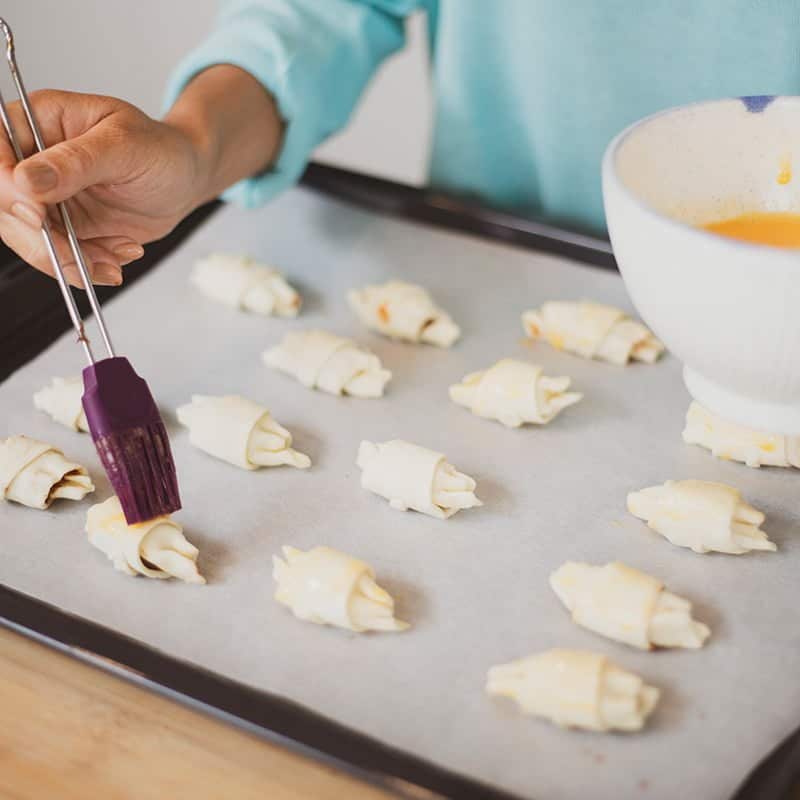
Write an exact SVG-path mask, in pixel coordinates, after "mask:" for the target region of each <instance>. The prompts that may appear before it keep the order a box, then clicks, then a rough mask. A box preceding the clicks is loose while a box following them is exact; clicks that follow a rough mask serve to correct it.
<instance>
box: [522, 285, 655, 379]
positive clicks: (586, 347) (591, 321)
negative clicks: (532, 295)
mask: <svg viewBox="0 0 800 800" xmlns="http://www.w3.org/2000/svg"><path fill="white" fill-rule="evenodd" d="M522 326H523V328H525V332H526V333H527V334H528V336H531V337H532V338H534V339H546V340H547V341H548V342H550V344H551V345H552V346H553V347H555V348H556V349H558V350H567V351H568V352H570V353H575V354H576V355H579V356H583V358H597V359H600V360H601V361H608V362H610V363H612V364H620V365H622V364H627V363H628V362H629V361H630V360H631V359H633V360H635V361H646V362H647V363H648V364H652V363H653V362H654V361H656V360H657V359H658V357H659V356H660V355H661V354H662V353H663V352H664V345H663V344H662V343H661V342H660V341H659V340H658V339H656V337H655V336H653V334H652V333H651V332H650V331H649V330H648V329H647V328H646V327H645V326H644V325H642V324H641V323H640V322H636V321H635V320H632V319H630V318H629V317H628V316H627V315H626V314H625V313H624V312H623V311H620V310H619V309H618V308H614V307H613V306H605V305H601V304H600V303H589V302H585V301H583V302H579V303H572V302H557V301H550V302H548V303H545V304H544V305H543V306H542V307H541V308H539V309H534V310H532V311H526V312H525V313H524V314H523V315H522Z"/></svg>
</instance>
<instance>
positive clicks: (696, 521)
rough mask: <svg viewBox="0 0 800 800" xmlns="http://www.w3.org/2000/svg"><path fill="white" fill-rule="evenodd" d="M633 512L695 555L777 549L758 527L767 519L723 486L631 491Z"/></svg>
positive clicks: (679, 484)
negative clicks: (712, 552) (713, 552)
mask: <svg viewBox="0 0 800 800" xmlns="http://www.w3.org/2000/svg"><path fill="white" fill-rule="evenodd" d="M628 511H630V512H631V514H633V515H634V516H635V517H639V519H643V520H644V521H645V522H646V523H647V525H648V527H650V528H652V529H653V530H654V531H656V532H657V533H660V534H661V535H662V536H664V537H665V538H666V539H668V540H669V541H670V542H672V544H675V545H678V546H679V547H688V548H689V549H691V550H694V552H695V553H709V552H711V551H716V552H718V553H731V554H733V555H740V554H741V553H747V552H749V551H750V550H776V549H777V547H776V546H775V544H774V542H771V541H770V540H769V539H768V538H767V534H766V533H764V531H762V530H761V529H760V527H759V526H760V525H761V523H762V522H764V515H763V514H762V513H761V512H760V511H758V510H757V509H755V508H753V506H751V505H748V504H747V503H745V502H744V500H742V495H741V493H740V492H739V490H738V489H734V488H733V487H732V486H726V485H725V484H724V483H713V482H712V481H695V480H687V481H667V482H666V483H665V484H664V485H663V486H651V487H649V488H647V489H642V490H640V491H638V492H631V493H630V494H629V495H628Z"/></svg>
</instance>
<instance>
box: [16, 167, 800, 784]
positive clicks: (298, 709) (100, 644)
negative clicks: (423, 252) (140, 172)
mask: <svg viewBox="0 0 800 800" xmlns="http://www.w3.org/2000/svg"><path fill="white" fill-rule="evenodd" d="M303 183H304V184H305V185H306V186H308V187H311V188H313V189H315V190H317V191H320V192H324V193H326V194H328V195H332V196H335V197H337V198H339V199H341V200H345V201H348V202H352V203H354V204H357V205H360V206H364V207H366V208H368V209H370V210H372V211H377V212H379V213H385V214H391V215H394V216H399V217H402V218H405V219H407V220H411V221H414V222H419V223H422V224H428V225H435V226H439V227H443V228H448V229H450V230H458V231H461V232H463V233H467V234H470V235H474V236H478V237H483V238H488V239H493V240H496V241H497V240H499V241H503V242H506V243H509V244H513V245H516V246H519V247H522V248H528V249H531V250H535V251H538V252H548V253H553V254H557V255H561V256H566V257H568V258H571V259H574V260H577V261H580V262H582V263H585V264H590V265H593V266H596V267H598V268H603V269H616V263H615V261H614V257H613V255H612V252H611V245H610V244H609V242H608V241H607V240H605V239H599V238H594V237H591V236H585V235H581V234H576V233H573V232H569V231H565V230H561V229H558V228H555V227H552V226H549V225H545V224H543V223H540V222H535V221H532V220H529V219H525V218H522V217H517V216H514V215H513V214H509V213H505V212H501V211H496V210H490V209H486V208H483V207H481V206H478V205H475V204H472V203H470V202H466V201H461V200H456V199H454V198H452V197H449V196H444V195H441V194H438V193H436V192H433V191H429V190H427V189H420V188H415V187H410V186H405V185H402V184H398V183H393V182H391V181H386V180H382V179H380V178H374V177H370V176H366V175H361V174H358V173H355V172H350V171H348V170H342V169H338V168H336V167H330V166H325V165H322V164H311V165H310V166H309V167H308V169H307V170H306V173H305V175H304V177H303ZM219 205H220V204H219V202H218V201H214V202H212V203H209V204H207V205H205V206H203V207H202V208H200V209H198V210H197V211H195V212H194V213H193V214H192V215H190V216H189V217H188V218H187V219H186V220H184V221H183V222H182V223H181V224H180V225H179V226H178V227H177V228H176V229H175V230H174V231H173V232H172V233H171V234H169V235H168V236H166V237H165V238H164V239H162V240H161V241H159V242H154V243H153V244H150V245H148V246H147V248H146V251H145V255H144V257H143V258H142V259H141V260H140V261H139V262H137V263H136V265H132V266H130V267H128V268H127V269H126V283H125V285H124V286H122V287H119V288H113V289H100V290H99V291H98V295H99V296H100V299H101V301H105V300H107V299H108V298H109V297H112V296H113V295H114V294H116V293H117V292H119V291H124V290H125V287H126V286H128V285H130V284H131V283H133V282H135V281H136V280H137V279H138V278H139V277H141V275H143V274H145V273H146V272H147V271H148V270H150V269H152V268H153V267H154V266H155V265H156V264H158V263H159V262H160V261H161V260H162V259H163V258H164V257H165V256H166V255H168V254H169V253H170V252H171V251H173V250H174V249H175V248H176V247H178V246H179V245H180V244H181V242H183V241H184V240H185V239H186V238H187V237H188V236H189V235H190V234H191V233H192V232H193V231H194V230H195V229H196V228H198V227H199V226H200V225H202V224H203V222H204V221H205V220H206V219H208V217H209V216H210V215H211V214H213V213H214V211H215V210H216V209H217V208H218V207H219ZM78 294H82V293H78ZM83 301H84V298H83V297H82V296H81V297H80V305H81V309H82V311H83V313H84V314H86V313H87V310H88V308H87V306H88V304H86V303H85V302H83ZM68 328H69V319H68V317H67V315H66V313H65V310H64V306H63V301H62V299H61V295H60V292H59V290H58V288H57V286H56V284H55V282H54V281H52V280H51V279H49V278H47V277H45V276H43V275H41V274H39V273H37V272H36V271H35V270H32V269H31V268H30V267H28V266H27V265H26V264H24V262H22V261H21V260H20V259H19V258H17V257H16V256H15V255H14V254H13V253H12V252H11V251H9V250H5V249H3V250H0V381H2V380H4V379H5V378H6V377H8V375H10V374H11V373H12V372H13V371H14V370H15V369H17V368H19V367H20V366H22V365H23V364H25V363H27V362H28V361H29V360H30V359H32V358H33V357H34V356H36V355H37V354H38V353H40V352H41V351H42V350H44V349H45V348H46V347H47V346H49V345H50V344H51V343H52V342H53V341H54V340H55V339H56V338H57V337H58V336H60V335H61V334H62V333H63V332H64V331H66V330H67V329H68ZM0 625H4V626H5V627H8V628H11V629H13V630H16V631H18V632H20V633H23V634H25V635H27V636H30V637H32V638H34V639H37V640H39V641H41V642H44V643H46V644H48V645H50V646H52V647H54V648H56V649H58V650H61V651H63V652H67V653H69V654H70V655H73V656H75V657H77V658H80V659H82V660H84V661H86V662H88V663H91V664H93V665H95V666H97V667H100V668H102V669H105V670H107V671H110V672H112V673H114V674H117V675H120V676H122V677H125V678H126V679H128V680H130V681H133V682H135V683H137V684H139V685H143V686H146V687H147V688H149V689H152V690H153V691H156V692H158V693H159V694H163V695H166V696H169V697H171V698H173V699H176V700H179V701H181V702H183V703H185V704H188V705H190V706H192V707H195V708H198V709H199V710H202V711H204V712H206V713H209V714H211V715H214V716H216V717H220V718H222V719H225V720H227V721H229V722H231V723H233V724H235V725H238V726H239V727H244V728H246V729H248V730H250V731H251V732H254V733H256V734H258V735H260V736H262V737H264V738H267V739H269V740H271V741H276V742H279V743H280V744H282V745H284V746H287V747H290V748H291V749H293V750H297V751H300V752H303V753H304V754H307V755H309V756H311V757H313V758H316V759H321V760H324V761H326V762H328V763H330V764H332V765H334V766H337V767H339V768H341V769H344V770H346V771H348V772H351V773H354V774H356V775H357V776H358V777H360V778H362V779H363V780H365V781H368V782H370V783H374V784H377V785H380V786H382V787H384V788H387V789H390V790H392V791H394V792H396V793H397V794H399V795H404V796H408V797H417V798H419V797H421V796H426V797H430V796H437V795H438V796H443V797H450V798H458V800H462V798H463V800H472V798H474V799H475V800H507V799H508V798H512V797H513V795H511V794H509V793H507V792H504V791H501V790H499V789H495V788H493V787H490V786H486V785H484V784H481V783H479V782H477V781H474V780H472V779H470V778H467V777H465V776H462V775H458V774H455V773H453V772H450V771H448V770H445V769H442V768H441V767H438V766H437V765H436V764H433V763H431V762H428V761H425V760H424V759H421V758H418V757H416V756H413V755H410V754H408V753H404V752H402V751H400V750H397V749H395V748H392V747H389V746H387V745H385V744H383V743H381V742H380V741H378V740H376V739H373V738H371V737H368V736H365V735H363V734H361V733H359V732H358V731H356V730H353V729H351V728H347V727H344V726H342V725H340V724H339V723H337V722H334V721H332V720H330V719H328V718H326V717H324V716H321V715H319V714H317V713H315V712H314V711H312V710H310V709H308V708H305V707H303V706H300V705H298V704H296V703H293V702H291V701H289V700H286V699H284V698H281V697H277V696H274V695H270V694H268V693H266V692H262V691H259V690H257V689H252V688H250V687H248V686H246V685H244V684H240V683H237V682H235V681H231V680H229V679H228V678H225V677H223V676H221V675H218V674H215V673H212V672H209V671H207V670H205V669H203V668H201V667H198V666H196V665H193V664H190V663H188V662H185V661H181V660H179V659H176V658H174V657H172V656H169V655H167V654H165V653H163V652H161V651H159V650H156V649H154V648H152V647H149V646H147V645H145V644H143V643H141V642H139V641H136V640H133V639H131V638H129V637H127V636H124V635H122V634H120V633H117V632H116V631H114V630H112V629H110V628H105V627H103V626H100V625H97V624H95V623H93V622H90V621H88V620H85V619H82V618H80V617H77V616H74V615H72V614H68V613H66V612H64V611H62V610H60V609H58V608H55V607H54V606H51V605H49V604H48V603H45V602H42V601H41V600H38V599H36V598H34V597H30V596H28V595H25V594H22V593H20V592H17V591H15V590H13V589H10V588H8V587H5V586H3V585H0ZM687 789H689V790H691V787H687ZM421 790H423V791H424V790H427V791H425V792H424V794H420V791H421ZM431 793H432V794H431ZM690 794H691V791H690ZM796 798H800V730H798V731H796V732H795V733H793V734H792V735H791V736H790V737H788V738H787V739H786V740H785V741H784V742H783V743H782V744H781V745H780V746H778V747H777V748H776V749H775V750H774V751H773V752H772V753H771V754H770V755H769V756H768V757H767V758H766V759H764V761H762V762H761V763H760V764H758V765H756V766H755V767H754V769H753V770H752V772H751V773H750V775H749V776H748V777H747V779H746V780H745V782H744V783H743V784H742V785H741V787H740V788H739V789H738V790H737V792H736V793H735V795H734V796H733V798H731V800H793V799H794V800H796Z"/></svg>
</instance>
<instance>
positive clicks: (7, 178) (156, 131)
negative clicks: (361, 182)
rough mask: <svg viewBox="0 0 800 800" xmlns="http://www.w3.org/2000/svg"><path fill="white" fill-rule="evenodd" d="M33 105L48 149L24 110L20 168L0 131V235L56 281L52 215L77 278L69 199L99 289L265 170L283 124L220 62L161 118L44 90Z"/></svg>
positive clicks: (261, 96) (255, 85)
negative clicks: (60, 207)
mask: <svg viewBox="0 0 800 800" xmlns="http://www.w3.org/2000/svg"><path fill="white" fill-rule="evenodd" d="M31 104H32V105H33V108H34V112H35V114H36V117H37V119H38V122H39V127H40V128H41V132H42V138H43V139H44V141H45V144H46V145H47V149H46V150H45V151H44V152H43V153H36V151H35V147H34V143H33V139H32V136H31V133H30V130H29V128H28V126H27V123H26V122H25V119H24V116H23V113H22V109H21V107H20V106H19V104H18V103H14V104H10V105H9V114H10V116H11V119H12V122H13V123H14V127H15V130H16V132H17V135H18V138H19V139H20V140H21V144H22V149H23V152H24V153H25V155H26V158H25V159H24V161H22V162H20V163H19V164H17V163H16V159H15V158H14V153H13V151H12V149H11V145H10V144H9V143H8V142H7V141H6V139H5V136H3V135H2V134H0V238H2V240H3V241H4V242H5V243H6V244H7V245H8V246H9V247H11V248H12V249H14V250H15V251H16V252H17V253H18V254H19V255H20V256H22V258H23V259H25V261H27V262H28V263H29V264H32V265H33V266H34V267H36V268H37V269H40V270H42V272H46V273H48V274H52V266H51V264H50V261H49V259H48V257H47V252H46V250H45V247H44V240H43V238H42V234H41V223H42V220H43V219H44V217H45V215H48V218H49V219H50V222H51V225H52V228H53V232H54V236H55V239H56V247H57V250H58V254H59V257H60V260H61V263H62V265H64V271H65V273H66V275H67V277H68V278H69V280H70V282H71V283H73V284H74V285H75V286H81V285H82V283H81V280H80V274H79V273H78V271H77V267H76V265H75V263H74V260H73V258H72V254H71V252H70V249H69V243H68V241H67V238H66V235H65V233H64V231H63V229H62V227H61V223H60V219H59V217H58V213H57V212H56V211H55V209H54V208H53V205H52V204H54V203H57V202H60V201H68V204H67V205H68V208H69V211H70V216H71V218H72V222H73V225H74V227H75V230H76V232H77V234H78V237H79V238H80V240H81V244H82V250H83V254H84V257H85V259H86V260H87V262H89V264H88V265H89V270H90V273H91V275H92V279H93V281H94V283H99V284H111V285H115V284H118V283H121V281H122V269H121V268H122V266H123V265H125V264H127V263H129V262H131V261H134V260H135V259H137V258H139V257H140V256H141V255H142V254H143V252H144V251H143V249H142V245H143V244H145V243H146V242H150V241H153V240H154V239H159V238H161V237H162V236H164V235H166V234H167V233H169V231H171V230H172V228H174V227H175V225H176V224H177V223H178V222H180V220H181V219H183V217H185V216H186V215H187V214H188V213H189V212H190V211H192V210H193V209H194V208H196V207H197V206H198V205H200V204H202V203H204V202H205V201H207V200H210V199H211V198H212V197H215V196H216V195H217V194H218V193H219V192H221V191H222V190H223V189H225V188H226V187H227V186H230V185H231V184H232V183H234V182H236V181H238V180H240V179H241V178H244V177H247V176H249V175H253V174H255V173H256V172H259V171H261V170H263V169H265V168H266V167H267V166H268V165H269V163H271V161H272V159H273V158H274V156H275V154H276V152H277V149H278V147H279V145H280V139H281V136H282V131H283V124H282V122H281V120H280V118H279V116H278V113H277V110H276V108H275V104H274V102H273V100H272V98H271V96H270V95H269V94H268V93H267V92H266V91H265V90H264V89H263V87H262V86H261V84H260V83H259V82H258V81H257V80H256V79H255V78H253V77H252V76H251V75H250V74H249V73H247V72H245V71H243V70H241V69H239V68H238V67H233V66H230V65H225V64H222V65H217V66H214V67H211V68H210V69H208V70H205V71H204V72H202V73H200V74H199V75H198V76H197V77H195V78H194V80H192V81H191V83H189V85H188V86H187V87H186V89H185V90H184V92H183V93H182V94H181V96H180V98H179V99H178V101H177V102H176V103H175V105H174V106H173V108H172V109H171V110H170V112H169V114H168V115H167V117H166V118H165V120H164V122H158V121H156V120H154V119H151V118H150V117H148V116H147V115H146V114H145V113H144V112H142V111H140V110H139V109H138V108H136V107H134V106H132V105H130V104H129V103H126V102H124V101H122V100H117V99H115V98H113V97H102V96H99V95H89V94H76V93H72V92H60V91H42V92H35V93H33V94H32V95H31Z"/></svg>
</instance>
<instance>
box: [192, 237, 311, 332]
mask: <svg viewBox="0 0 800 800" xmlns="http://www.w3.org/2000/svg"><path fill="white" fill-rule="evenodd" d="M191 280H192V283H193V284H194V285H195V286H196V287H197V288H198V289H199V290H200V291H201V292H202V293H203V294H204V295H206V297H210V298H211V299H212V300H216V301H218V302H220V303H222V304H223V305H226V306H229V307H230V308H243V309H245V310H246V311H253V312H255V313H256V314H264V315H265V316H269V315H270V314H277V315H278V316H280V317H296V316H297V312H298V311H299V310H300V305H301V298H300V295H299V294H298V293H297V292H296V291H295V290H294V289H293V288H292V287H291V286H290V285H289V284H288V283H287V282H286V279H285V278H284V277H283V275H281V273H280V272H278V270H276V269H273V268H272V267H267V266H265V265H264V264H258V263H256V262H255V261H254V260H253V259H252V258H250V257H248V256H242V255H233V254H230V253H213V254H212V255H210V256H208V257H207V258H203V259H201V260H200V261H198V262H197V263H196V264H195V268H194V272H193V273H192V278H191Z"/></svg>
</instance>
